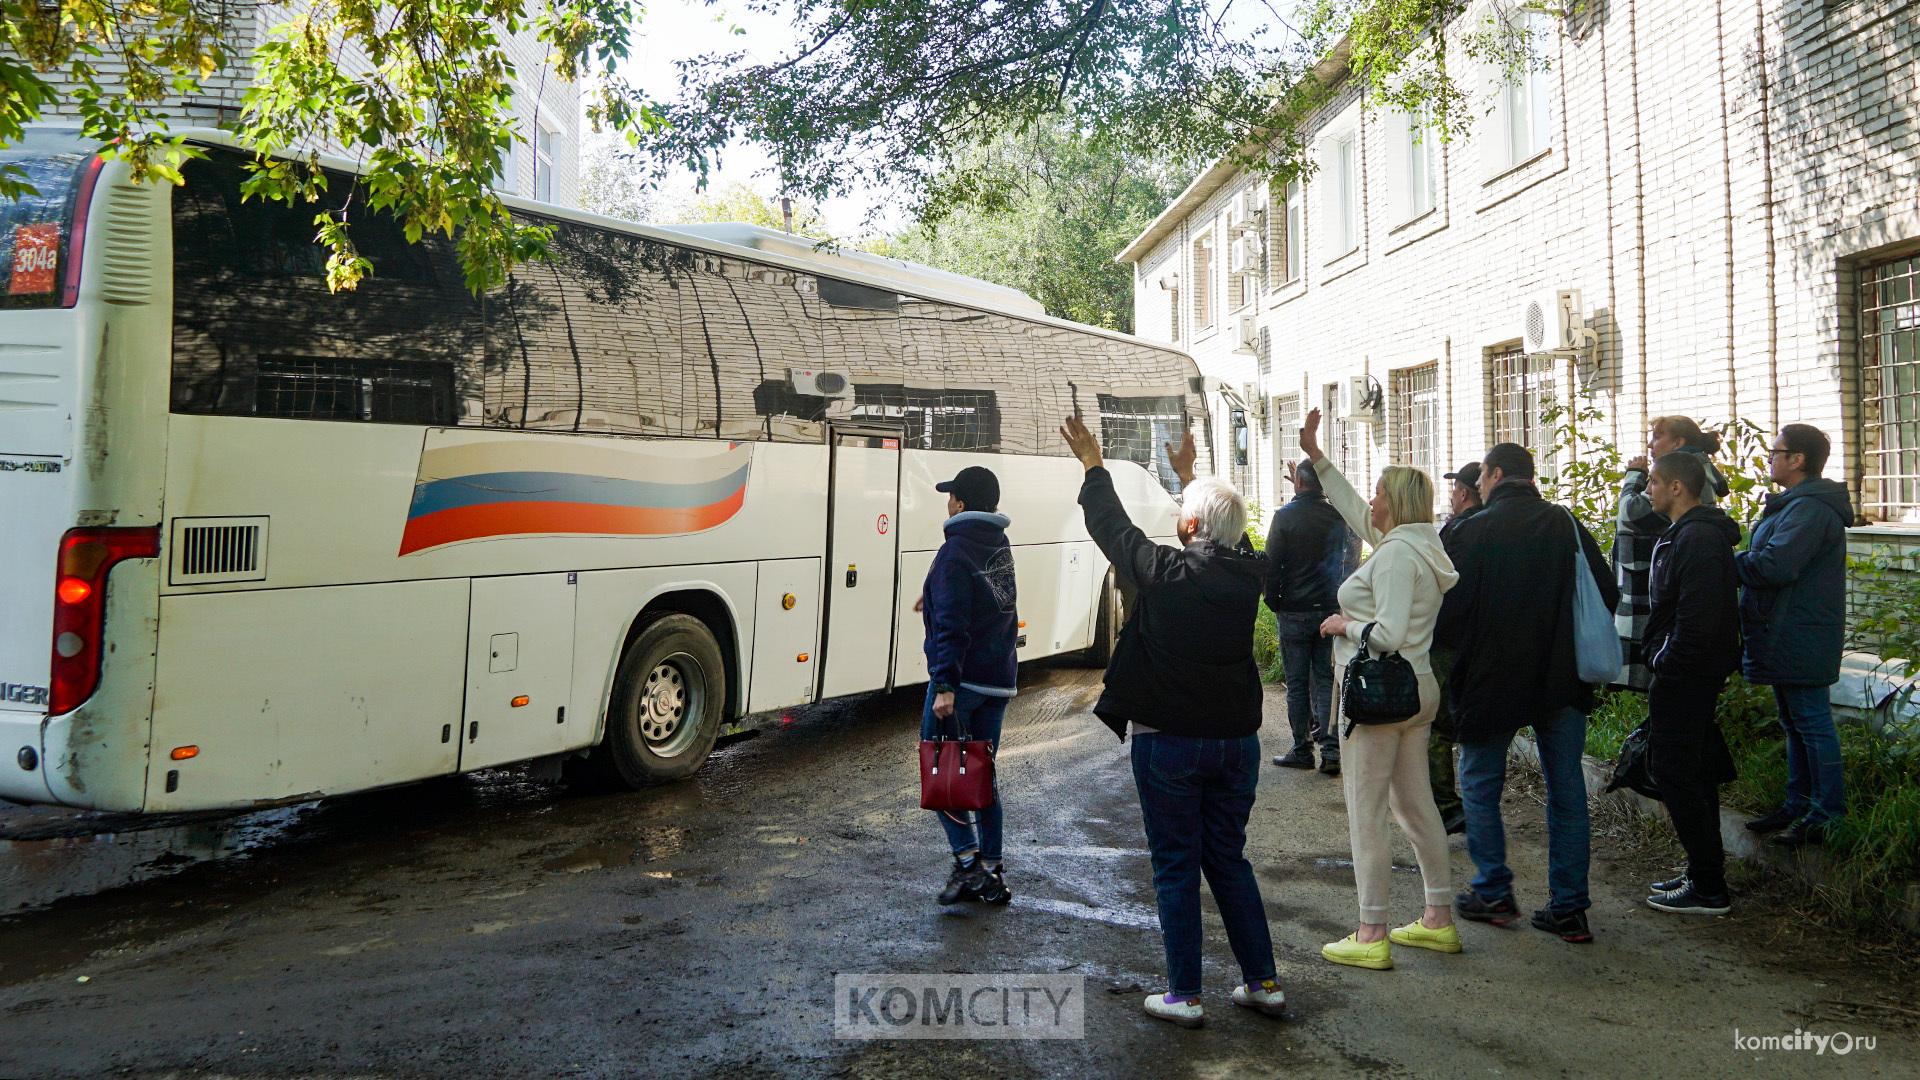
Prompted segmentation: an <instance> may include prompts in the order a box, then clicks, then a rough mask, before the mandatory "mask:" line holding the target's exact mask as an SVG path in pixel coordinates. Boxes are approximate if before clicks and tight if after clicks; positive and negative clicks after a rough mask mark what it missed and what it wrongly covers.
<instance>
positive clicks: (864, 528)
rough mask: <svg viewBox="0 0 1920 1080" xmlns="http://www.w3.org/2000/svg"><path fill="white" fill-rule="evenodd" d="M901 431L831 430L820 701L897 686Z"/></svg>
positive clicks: (853, 427)
mask: <svg viewBox="0 0 1920 1080" xmlns="http://www.w3.org/2000/svg"><path fill="white" fill-rule="evenodd" d="M901 434H902V429H901V428H899V427H892V426H874V425H871V424H860V425H844V424H835V425H834V426H833V432H832V438H833V457H832V463H831V476H832V479H831V480H830V481H829V483H828V503H827V588H826V597H827V602H826V633H825V635H824V638H823V643H822V647H821V650H820V653H821V661H822V663H821V666H820V697H822V698H829V697H837V696H839V695H841V694H857V693H861V692H863V691H867V690H884V689H886V688H887V687H888V686H890V685H891V683H892V678H891V674H892V672H893V649H894V633H893V613H894V611H895V610H896V607H895V604H894V597H895V595H896V594H897V592H898V589H899V582H898V577H899V574H898V566H899V537H900V530H899V528H898V525H899V520H900V438H901Z"/></svg>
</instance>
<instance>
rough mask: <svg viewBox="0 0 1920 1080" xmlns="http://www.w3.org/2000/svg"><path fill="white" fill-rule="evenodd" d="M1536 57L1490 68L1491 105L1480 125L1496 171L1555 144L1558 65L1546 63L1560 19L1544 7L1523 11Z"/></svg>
mask: <svg viewBox="0 0 1920 1080" xmlns="http://www.w3.org/2000/svg"><path fill="white" fill-rule="evenodd" d="M1513 17H1514V18H1518V19H1521V20H1524V21H1525V25H1526V28H1527V32H1528V42H1529V48H1530V49H1531V50H1532V51H1533V57H1534V59H1533V60H1532V61H1530V62H1529V63H1528V65H1527V67H1526V70H1524V71H1516V72H1512V73H1511V74H1509V73H1508V72H1506V71H1502V70H1499V69H1497V68H1495V69H1491V70H1490V72H1489V75H1490V77H1489V79H1488V83H1489V89H1490V91H1491V97H1492V106H1493V107H1492V109H1491V110H1490V111H1489V112H1488V114H1487V118H1486V123H1485V126H1484V127H1483V129H1482V131H1481V143H1482V147H1483V153H1484V154H1485V155H1486V162H1487V168H1488V171H1489V172H1490V173H1492V174H1493V175H1498V174H1500V173H1503V172H1506V171H1507V170H1509V169H1513V168H1516V167H1518V166H1520V165H1523V164H1525V163H1527V162H1528V161H1531V160H1533V159H1534V158H1536V157H1539V156H1540V155H1541V154H1544V153H1546V152H1547V151H1549V150H1551V149H1553V146H1554V126H1555V125H1554V84H1555V82H1556V81H1557V80H1556V79H1555V78H1554V76H1555V75H1556V74H1557V73H1558V69H1557V68H1553V67H1547V68H1542V67H1541V66H1540V61H1542V60H1546V59H1548V47H1549V45H1551V44H1553V43H1555V42H1557V41H1558V40H1559V37H1558V35H1559V26H1558V22H1557V20H1556V19H1555V18H1554V17H1553V16H1552V15H1548V14H1546V13H1544V12H1537V11H1530V12H1521V13H1517V14H1515V15H1514V16H1513Z"/></svg>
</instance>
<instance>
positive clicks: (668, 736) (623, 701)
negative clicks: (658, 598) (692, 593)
mask: <svg viewBox="0 0 1920 1080" xmlns="http://www.w3.org/2000/svg"><path fill="white" fill-rule="evenodd" d="M726 706H727V664H726V659H725V658H724V657H723V656H721V654H720V644H719V642H718V641H716V640H715V639H714V636H713V631H712V630H709V629H707V624H706V623H703V622H701V621H700V620H699V619H697V618H695V617H694V616H692V615H684V614H678V613H675V614H669V615H662V616H660V617H659V618H656V619H654V620H653V621H652V622H649V623H647V625H646V626H645V628H643V629H642V630H641V631H640V633H639V634H638V635H637V636H636V637H635V638H634V639H633V642H632V644H630V645H628V646H627V651H626V652H625V653H624V654H622V655H621V657H620V667H619V669H618V670H617V671H616V672H615V674H614V677H613V698H612V700H611V701H609V702H608V704H607V734H606V737H605V738H603V739H601V740H600V746H599V748H598V754H597V755H596V756H597V757H598V758H599V759H600V764H601V770H600V771H601V772H602V773H603V774H605V775H606V776H607V778H608V779H609V780H617V781H619V782H620V783H622V784H624V785H626V786H628V787H634V788H638V787H644V786H646V785H649V784H661V783H666V782H667V781H670V780H680V779H684V778H686V777H688V776H691V775H693V774H694V772H695V771H697V770H698V769H699V768H700V766H701V765H702V764H703V763H705V761H706V760H707V755H708V754H709V753H710V752H712V750H713V742H714V739H715V738H717V737H718V736H719V734H720V728H721V727H722V726H723V725H724V724H725V722H726Z"/></svg>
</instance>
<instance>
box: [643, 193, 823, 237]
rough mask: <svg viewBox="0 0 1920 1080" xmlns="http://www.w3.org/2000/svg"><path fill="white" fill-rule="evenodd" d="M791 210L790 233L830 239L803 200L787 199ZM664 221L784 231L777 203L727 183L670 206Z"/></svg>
mask: <svg viewBox="0 0 1920 1080" xmlns="http://www.w3.org/2000/svg"><path fill="white" fill-rule="evenodd" d="M788 202H789V205H790V206H791V207H792V210H793V232H794V233H795V234H796V235H799V236H807V237H812V238H813V239H815V240H826V239H830V234H829V233H828V232H827V223H826V221H825V219H823V218H822V217H821V216H820V208H819V207H818V206H815V205H814V204H813V203H811V202H808V201H806V200H804V199H789V200H788ZM666 218H667V220H669V221H672V222H675V223H687V224H691V223H695V222H715V221H740V222H745V223H746V224H748V225H761V226H764V227H766V228H769V229H780V228H785V225H786V217H785V215H784V214H782V213H781V210H780V200H779V199H777V198H773V197H770V196H767V195H762V194H761V193H760V192H758V191H755V190H754V189H753V188H752V187H751V186H749V185H747V184H740V183H735V184H728V185H727V186H726V187H724V188H721V189H720V190H719V191H705V192H700V193H697V194H695V195H694V197H693V198H691V199H689V200H687V201H686V202H683V203H681V204H679V205H678V206H675V207H673V208H672V209H670V210H668V211H667V212H666Z"/></svg>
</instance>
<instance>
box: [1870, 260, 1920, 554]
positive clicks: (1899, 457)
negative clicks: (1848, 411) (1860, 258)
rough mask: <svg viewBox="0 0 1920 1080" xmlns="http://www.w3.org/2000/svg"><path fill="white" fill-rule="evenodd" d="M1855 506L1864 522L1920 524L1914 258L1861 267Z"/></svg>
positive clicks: (1918, 309) (1919, 339)
mask: <svg viewBox="0 0 1920 1080" xmlns="http://www.w3.org/2000/svg"><path fill="white" fill-rule="evenodd" d="M1859 326H1860V369H1859V370H1860V381H1859V395H1860V396H1859V400H1860V408H1859V415H1858V419H1857V420H1856V424H1857V428H1856V431H1857V432H1858V435H1859V445H1860V448H1861V459H1862V465H1863V466H1864V468H1862V470H1861V473H1862V484H1861V488H1860V510H1861V513H1863V514H1865V515H1866V516H1867V518H1868V519H1869V520H1872V521H1875V522H1880V523H1883V524H1890V525H1902V526H1911V525H1920V438H1917V437H1916V436H1915V434H1914V432H1915V428H1916V423H1915V421H1916V418H1920V389H1916V379H1920V258H1916V257H1914V256H1912V255H1906V256H1902V257H1900V258H1897V259H1890V260H1887V261H1884V262H1877V263H1874V264H1871V265H1868V266H1864V267H1862V268H1861V271H1860V320H1859Z"/></svg>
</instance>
